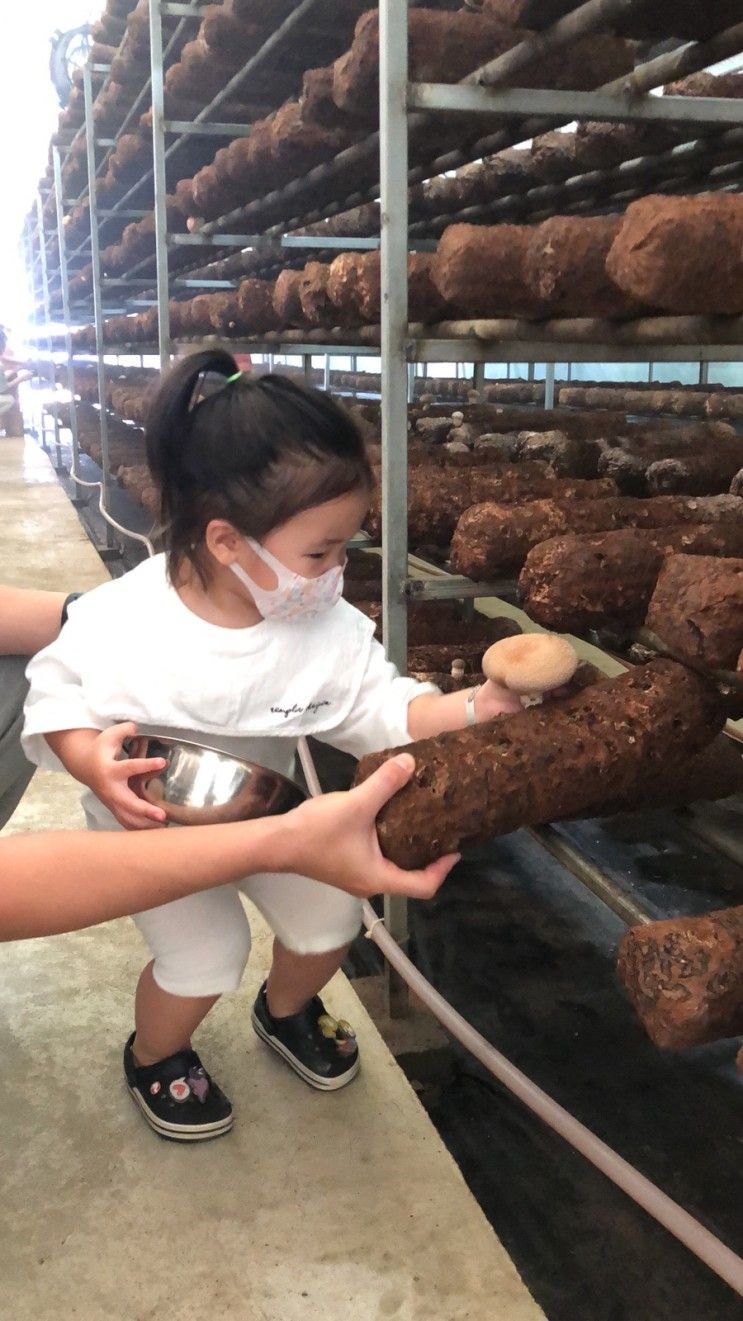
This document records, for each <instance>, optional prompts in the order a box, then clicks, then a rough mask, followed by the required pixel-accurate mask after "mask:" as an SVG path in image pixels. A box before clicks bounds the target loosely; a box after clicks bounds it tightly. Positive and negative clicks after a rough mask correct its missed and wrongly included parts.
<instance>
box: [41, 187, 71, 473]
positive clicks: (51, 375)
mask: <svg viewBox="0 0 743 1321" xmlns="http://www.w3.org/2000/svg"><path fill="white" fill-rule="evenodd" d="M36 224H37V234H38V239H39V261H40V265H41V295H42V299H43V302H44V329H45V331H46V347H47V353H48V355H49V357H48V361H47V376H48V382H49V385H50V387H51V389H52V418H53V419H54V448H55V452H56V457H57V462H56V464H55V465H54V470H55V472H56V473H57V475H58V476H59V477H64V476H66V475H67V469H66V468H65V466H64V463H63V462H62V447H61V445H60V443H59V414H58V412H57V381H56V372H55V368H54V358H53V355H52V341H51V337H50V332H49V321H50V316H51V313H50V304H49V275H48V271H47V264H46V234H45V231H44V199H43V197H42V196H41V193H40V192H38V193H37V194H36ZM41 430H42V434H43V431H44V410H43V405H42V412H41Z"/></svg>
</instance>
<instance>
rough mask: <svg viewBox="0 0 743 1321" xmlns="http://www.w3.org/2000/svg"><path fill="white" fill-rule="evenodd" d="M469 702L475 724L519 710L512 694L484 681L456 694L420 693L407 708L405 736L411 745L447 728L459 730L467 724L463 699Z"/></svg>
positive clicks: (519, 703) (516, 699) (519, 704)
mask: <svg viewBox="0 0 743 1321" xmlns="http://www.w3.org/2000/svg"><path fill="white" fill-rule="evenodd" d="M470 694H474V700H473V701H472V703H471V707H472V711H473V715H474V718H475V723H476V724H480V722H481V721H483V720H494V719H495V717H496V716H505V715H514V714H515V713H516V712H517V711H520V710H521V709H522V707H521V701H520V699H519V698H518V696H517V695H516V694H515V693H512V692H510V691H509V690H508V688H503V687H501V685H500V684H496V683H493V682H492V681H491V680H490V679H487V680H486V681H485V683H483V684H482V685H481V686H480V687H479V688H471V689H470V688H466V689H465V690H464V692H459V693H446V694H444V693H422V694H421V696H420V697H414V698H413V700H412V702H411V703H410V705H409V707H408V733H409V735H410V737H411V739H413V741H414V742H417V741H418V739H422V738H432V737H433V735H435V734H443V733H444V732H445V731H446V730H448V729H463V728H464V726H465V725H466V724H467V711H468V702H467V699H468V697H470Z"/></svg>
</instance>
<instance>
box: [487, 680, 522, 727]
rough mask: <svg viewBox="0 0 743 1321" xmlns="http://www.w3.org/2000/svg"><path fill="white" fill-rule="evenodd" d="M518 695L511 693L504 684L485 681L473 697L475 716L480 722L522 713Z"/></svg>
mask: <svg viewBox="0 0 743 1321" xmlns="http://www.w3.org/2000/svg"><path fill="white" fill-rule="evenodd" d="M523 709H524V708H523V707H522V705H521V698H520V697H519V695H518V693H512V692H511V690H510V688H506V687H505V685H504V684H500V683H494V682H493V680H492V679H486V680H485V682H484V683H483V685H482V687H481V688H480V690H479V692H478V693H477V694H476V695H475V716H476V719H477V722H478V724H479V723H480V721H481V720H494V719H495V717H496V716H512V715H515V714H516V713H517V711H523Z"/></svg>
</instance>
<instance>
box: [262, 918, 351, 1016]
mask: <svg viewBox="0 0 743 1321" xmlns="http://www.w3.org/2000/svg"><path fill="white" fill-rule="evenodd" d="M349 949H350V941H348V942H347V943H346V944H345V945H342V946H341V947H340V949H331V950H328V951H327V952H326V953H323V954H296V953H295V952H294V951H293V950H290V949H286V948H285V946H284V945H282V943H281V941H280V940H279V939H278V937H277V938H276V939H275V940H274V942H273V962H272V964H271V971H270V972H269V974H268V981H267V983H266V994H267V996H268V1007H269V1009H270V1010H271V1013H272V1014H273V1015H274V1016H275V1017H276V1018H285V1017H286V1016H287V1015H288V1014H296V1013H298V1011H299V1010H300V1009H302V1008H303V1006H304V1005H306V1004H307V1001H308V1000H311V999H312V997H313V995H317V993H318V991H321V990H322V988H323V986H325V984H326V982H329V981H330V979H331V977H334V976H335V974H336V973H337V971H338V969H339V968H340V966H341V964H342V962H343V960H344V959H345V957H346V955H347V953H348V951H349Z"/></svg>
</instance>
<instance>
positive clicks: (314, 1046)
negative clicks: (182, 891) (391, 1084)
mask: <svg viewBox="0 0 743 1321" xmlns="http://www.w3.org/2000/svg"><path fill="white" fill-rule="evenodd" d="M240 888H241V889H242V890H244V891H245V893H246V894H247V895H248V896H249V897H250V898H251V899H252V900H253V902H254V903H255V905H256V907H257V908H259V909H260V910H261V912H262V913H263V915H264V917H265V918H266V920H267V922H268V923H269V925H270V926H271V927H272V928H273V931H274V934H275V936H276V940H275V942H274V958H273V966H272V968H271V972H270V974H269V978H268V982H267V984H266V986H264V987H261V990H260V992H259V994H258V998H257V1000H256V1002H255V1005H254V1007H253V1014H252V1022H253V1027H254V1028H255V1030H256V1032H257V1033H258V1035H259V1037H261V1039H262V1040H263V1041H265V1042H266V1043H267V1044H268V1045H269V1046H271V1047H272V1048H273V1049H274V1050H275V1051H276V1052H277V1054H278V1055H280V1056H281V1058H282V1059H284V1060H285V1061H286V1062H287V1064H289V1066H290V1067H291V1068H292V1069H294V1071H295V1073H298V1074H299V1076H300V1077H301V1078H303V1079H304V1081H305V1082H308V1083H309V1084H310V1085H311V1086H312V1087H318V1088H320V1089H322V1090H323V1091H333V1090H335V1089H337V1088H338V1087H345V1085H346V1083H349V1082H351V1080H352V1079H353V1078H355V1076H356V1074H357V1073H358V1070H359V1053H358V1048H357V1046H356V1037H355V1033H354V1032H353V1029H352V1028H350V1027H349V1025H348V1024H347V1023H342V1022H341V1023H336V1022H335V1020H334V1019H333V1018H332V1017H331V1015H330V1014H328V1013H326V1011H325V1007H324V1005H323V1003H322V1000H320V999H319V997H318V995H317V992H318V991H319V990H320V989H321V988H322V987H323V986H324V985H325V983H326V982H327V981H329V979H330V978H331V977H332V976H333V974H334V973H335V972H336V971H337V970H338V968H339V967H340V965H341V963H342V962H343V959H344V957H345V954H346V951H347V950H348V947H349V944H350V943H351V941H352V940H353V938H354V937H355V935H356V934H357V932H358V929H359V927H360V925H361V903H360V901H359V900H358V899H354V898H352V896H350V895H348V894H346V893H345V892H344V891H343V890H336V889H333V888H332V887H331V886H328V885H321V884H320V883H319V882H318V881H312V880H309V879H308V878H307V877H306V876H294V875H281V876H254V877H251V878H250V879H249V880H247V881H244V882H243V883H242V885H241V887H240Z"/></svg>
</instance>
